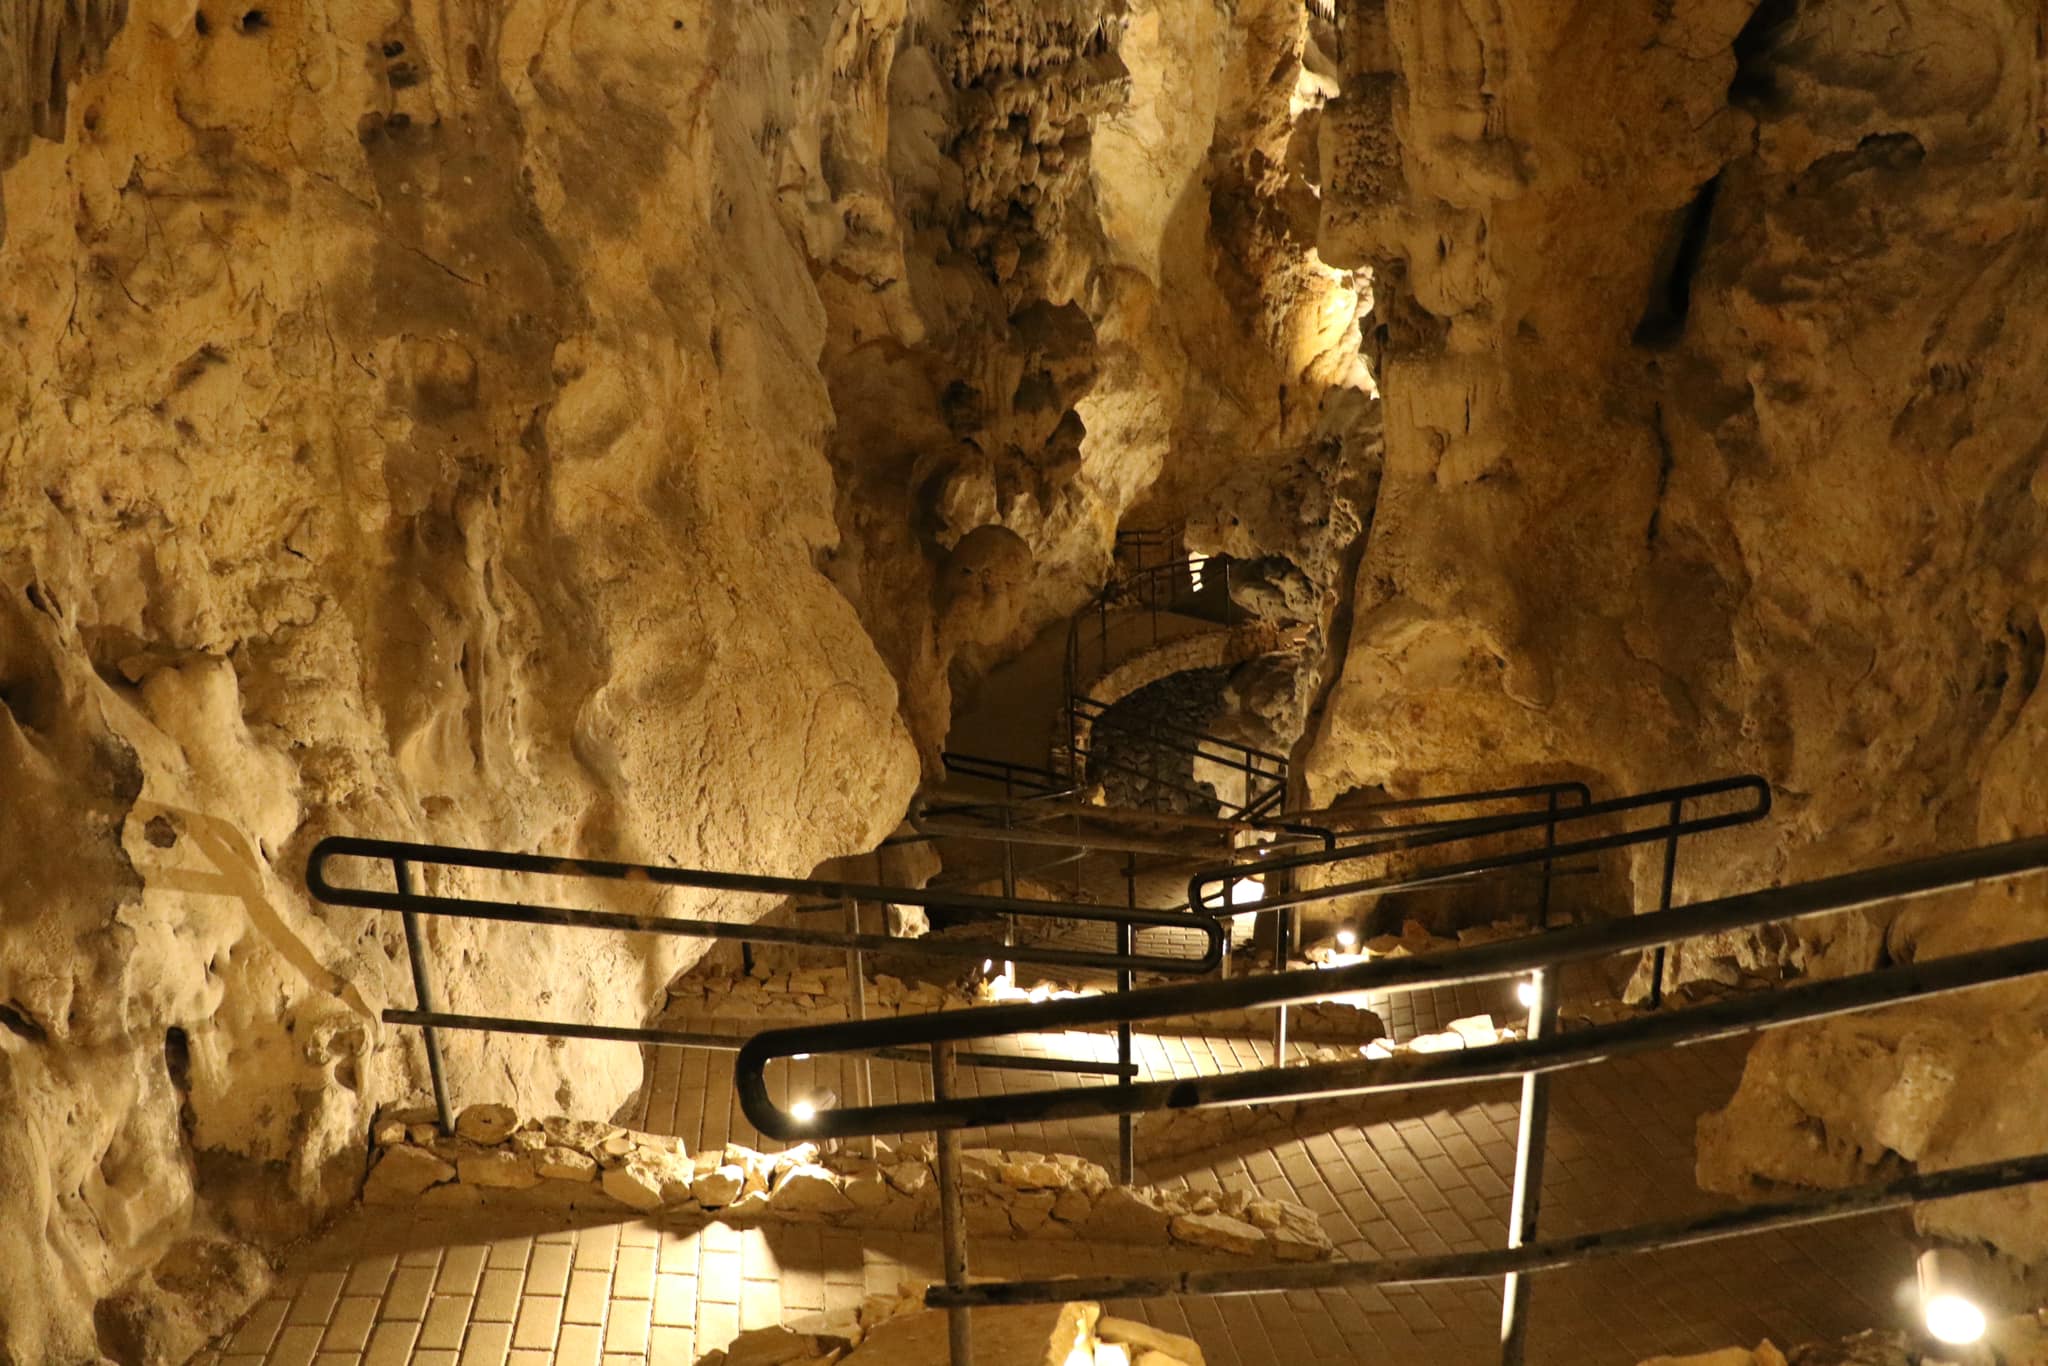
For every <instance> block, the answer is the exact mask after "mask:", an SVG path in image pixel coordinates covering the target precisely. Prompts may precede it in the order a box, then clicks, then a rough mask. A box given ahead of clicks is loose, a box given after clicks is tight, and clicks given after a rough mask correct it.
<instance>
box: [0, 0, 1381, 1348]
mask: <svg viewBox="0 0 2048 1366" xmlns="http://www.w3.org/2000/svg"><path fill="white" fill-rule="evenodd" d="M1318 51H1319V49H1318V48H1317V47H1316V44H1315V42H1314V40H1313V38H1312V36H1311V35H1310V34H1309V33H1308V20H1307V18H1306V16H1305V15H1304V13H1303V11H1302V10H1301V9H1300V8H1299V7H1298V6H1296V5H1293V4H1291V3H1284V2H1283V0H1243V2H1242V3H1238V4H1235V5H1226V4H1217V3H1213V0H1059V3H1055V4H1046V3H1038V2H1037V0H1032V2H1030V3H1026V2H1025V0H848V2H847V3H836V4H823V3H810V2H806V0H778V2H777V3H770V4H765V5H758V6H730V5H720V4H713V3H708V2H706V0H683V2H682V3H679V4H668V5H662V6H655V5H652V4H648V3H643V2H642V0H569V2H568V3H561V2H559V0H514V3H511V4H498V3H482V2H481V0H458V2H457V3H454V4H449V5H441V6H431V7H429V6H417V5H413V4H411V3H410V2H409V0H373V3H368V4H348V5H342V4H336V3H333V0H278V2H277V3H265V4H252V3H236V4H231V5H230V4H222V3H219V0H130V3H127V4H122V3H116V2H115V0H90V2H87V3H75V4H61V5H60V4H56V3H51V2H50V0H28V2H27V3H24V4H17V5H13V6H10V7H9V8H8V10H7V12H6V13H5V14H4V15H0V175H4V178H0V202H4V204H5V207H6V218H5V220H4V230H0V282H4V289H0V302H4V305H5V306H4V308H0V355H4V358H5V359H4V361H0V411H5V412H6V413H7V415H8V418H9V420H8V421H7V422H6V423H5V424H4V427H0V700H4V702H5V704H6V705H5V707H4V709H0V777H4V778H5V780H6V782H5V787H6V790H7V791H8V792H9V793H10V794H11V795H10V797H9V799H8V800H7V802H6V803H5V804H4V806H0V882H4V883H5V885H6V886H7V888H8V891H7V892H6V894H5V896H6V901H5V913H4V915H0V1112H4V1113H6V1114H7V1115H8V1116H9V1123H8V1124H7V1125H6V1126H5V1127H4V1129H0V1246H4V1247H7V1248H9V1249H26V1252H25V1253H23V1254H22V1255H10V1256H8V1257H7V1258H5V1259H0V1306H4V1307H0V1360H19V1361H34V1362H38V1363H42V1362H66V1361H74V1360H90V1359H93V1358H94V1357H95V1356H97V1355H101V1354H105V1355H108V1356H111V1357H114V1358H117V1359H121V1360H129V1359H135V1360H141V1359H175V1358H177V1357H178V1356H180V1355H181V1354H182V1352H183V1351H184V1350H186V1349H187V1348H189V1347H190V1346H191V1345H192V1344H194V1343H196V1342H197V1341H198V1340H200V1339H201V1338H203V1337H204V1336H205V1335H206V1333H207V1332H208V1331H210V1328H209V1325H210V1324H212V1323H213V1322H214V1321H215V1320H216V1319H218V1317H219V1316H220V1315H221V1314H222V1313H224V1312H227V1309H225V1308H223V1306H232V1305H233V1304H234V1303H235V1301H236V1299H237V1297H238V1296H240V1297H246V1296H247V1295H250V1294H253V1293H255V1289H254V1286H253V1281H254V1280H255V1279H258V1278H260V1276H261V1275H262V1270H261V1265H260V1261H259V1260H258V1259H256V1258H255V1257H254V1255H253V1254H252V1253H251V1252H250V1248H251V1247H252V1246H253V1245H256V1244H262V1243H266V1242H274V1241H275V1240H278V1239H281V1238H285V1237H288V1236H291V1235H293V1234H295V1233H297V1232H299V1231H302V1230H303V1229H304V1228H306V1227H307V1226H309V1224H310V1223H312V1222H313V1221H315V1220H317V1219H318V1218H319V1217H320V1214H321V1213H322V1212H323V1211H324V1210H326V1209H328V1208H331V1207H332V1206H333V1205H334V1204H335V1203H336V1202H338V1201H341V1200H343V1199H346V1198H348V1197H349V1196H350V1195H351V1194H352V1193H353V1192H354V1191H355V1190H356V1188H357V1187H358V1186H359V1184H360V1182H361V1179H362V1175H363V1170H364V1163H365V1151H366V1150H365V1141H366V1131H367V1127H368V1122H369V1115H370V1112H371V1107H372V1106H374V1104H376V1103H379V1102H382V1101H385V1100H389V1099H392V1098H394V1097H397V1096H400V1095H404V1094H407V1093H418V1092H419V1091H420V1090H422V1088H423V1087H424V1084H425V1077H424V1068H423V1061H422V1058H421V1055H420V1053H419V1051H418V1046H417V1041H416V1040H415V1039H414V1038H412V1037H410V1036H409V1035H408V1034H406V1033H405V1032H403V1031H390V1030H386V1029H385V1028H383V1027H382V1026H381V1024H380V1023H379V1022H378V1018H377V1017H378V1012H379V1010H380V1009H381V1008H382V1007H384V1006H385V1005H387V1004H391V1003H405V1002H408V1001H409V1000H410V984H409V982H408V980H407V974H406V970H405V967H404V963H403V957H402V941H401V939H400V936H399V930H398V926H397V925H396V924H395V923H393V922H392V921H391V919H390V918H389V917H380V916H375V915H364V914H357V913H353V912H330V911H325V910H322V909H320V908H318V907H316V906H315V905H313V904H311V903H310V902H309V901H308V899H307V897H306V896H305V893H304V891H303V880H302V869H303V861H304V857H305V854H306V851H307V850H308V848H309V847H310V846H311V844H312V843H313V842H314V841H315V840H316V839H318V838H319V837H320V836H322V835H324V834H328V833H333V832H361V833H378V834H388V835H394V836H401V837H403V836H417V837H425V838H432V839H436V840H444V841H449V842H455V843H465V842H466V843H476V844H485V845H492V846H498V847H510V848H527V849H555V850H563V851H576V852H583V853H591V854H606V855H614V856H619V857H626V858H646V859H670V860H675V861H678V862H683V863H698V864H708V865H713V866H721V867H744V868H755V869H761V870H765V871H775V872H801V871H804V870H807V869H808V868H810V867H812V866H814V865H816V864H817V863H819V862H820V861H821V860H825V859H828V858H830V857H833V856H836V855H840V854H843V853H847V852H850V851H855V850H861V849H865V848H868V847H871V846H872V844H873V843H874V842H875V841H876V840H877V839H878V838H880V837H881V836H882V835H883V834H885V833H886V832H887V831H888V830H890V829H891V828H893V826H894V825H895V823H896V821H897V820H898V819H899V818H900V816H901V814H902V811H903V809H904V806H905V803H906V800H907V798H908V796H909V793H910V790H911V787H912V784H913V783H914V781H915V780H916V777H917V775H918V772H919V769H920V759H921V758H922V760H923V762H924V763H925V764H926V765H928V764H929V762H930V760H931V757H932V755H933V752H934V751H935V750H936V749H937V747H938V745H939V744H940V743H941V742H942V740H943V737H944V735H945V732H946V729H947V726H948V723H949V719H950V715H951V712H952V710H953V708H952V700H951V694H952V693H953V691H954V689H955V688H956V687H957V686H960V685H963V684H964V685H966V686H972V684H973V683H974V681H975V679H976V678H977V677H978V676H979V674H980V673H981V672H983V671H984V670H985V669H986V668H987V667H989V666H990V665H991V664H992V663H994V662H997V661H999V660H1000V659H1001V658H1002V657H1003V655H1004V654H1005V653H1006V652H1007V651H1011V650H1014V649H1015V648H1016V646H1017V645H1018V644H1019V643H1020V642H1021V641H1023V640H1026V639H1028V638H1029V637H1030V635H1031V634H1032V633H1033V632H1034V631H1035V630H1037V629H1038V628H1039V627H1041V626H1042V625H1044V624H1045V623H1046V622H1048V621H1052V620H1055V619H1057V618H1058V617H1060V616H1061V615H1063V614H1064V613H1065V612H1066V611H1068V610H1070V609H1071V608H1072V607H1073V606H1074V605H1076V604H1077V603H1079V602H1080V601H1082V600H1084V599H1085V597H1086V596H1087V594H1088V593H1089V592H1090V591H1092V589H1093V587H1094V586H1095V585H1096V583H1098V582H1099V580H1100V577H1101V574H1102V573H1103V571H1104V570H1105V569H1106V567H1107V564H1108V562H1109V556H1110V548H1111V546H1112V543H1113V538H1114V532H1115V530H1116V527H1117V525H1118V523H1119V521H1120V520H1122V519H1124V518H1125V516H1126V515H1127V514H1128V513H1129V512H1130V510H1131V509H1132V507H1133V506H1134V504H1136V503H1137V502H1138V501H1139V500H1140V499H1141V498H1142V497H1144V496H1145V494H1146V492H1147V491H1148V490H1150V489H1152V488H1153V487H1154V486H1155V485H1158V486H1163V487H1164V488H1165V489H1166V490H1167V492H1165V493H1162V494H1161V497H1162V499H1164V500H1165V501H1164V502H1162V504H1161V506H1162V507H1166V508H1167V510H1168V512H1169V513H1170V514H1171V515H1172V516H1173V517H1174V518H1175V519H1176V520H1178V519H1180V518H1182V517H1183V516H1184V515H1185V512H1186V510H1187V509H1188V508H1190V507H1192V506H1194V505H1195V504H1196V503H1198V502H1199V495H1200V493H1201V491H1202V490H1203V489H1205V488H1207V487H1209V486H1210V485H1212V484H1213V483H1214V482H1215V480H1214V479H1213V478H1212V477H1211V476H1212V474H1213V473H1214V472H1215V471H1216V470H1217V469H1218V467H1219V465H1220V464H1223V463H1229V462H1232V461H1237V462H1239V463H1242V462H1244V461H1246V460H1252V459H1253V458H1254V457H1256V456H1258V455H1259V453H1260V452H1262V451H1264V450H1265V448H1266V446H1267V445H1268V444H1269V443H1270V442H1271V441H1273V440H1275V439H1285V440H1286V441H1288V442H1291V443H1292V446H1291V447H1290V448H1291V449H1298V448H1300V447H1301V446H1302V443H1304V442H1307V441H1310V440H1311V439H1317V440H1320V439H1332V440H1340V439H1342V438H1341V429H1348V427H1349V425H1355V424H1359V423H1365V422H1367V421H1368V419H1369V414H1370V407H1371V405H1370V402H1369V381H1368V380H1367V379H1366V377H1365V375H1364V372H1363V367H1362V365H1361V364H1360V363H1359V360H1358V357H1357V354H1356V353H1357V345H1356V338H1357V325H1358V319H1359V315H1360V310H1361V308H1362V293H1361V287H1362V281H1361V280H1360V279H1359V278H1358V277H1356V276H1353V275H1351V274H1349V273H1343V272H1336V271H1332V270H1327V269H1324V268H1322V267H1320V266H1317V265H1315V264H1314V263H1313V261H1312V260H1311V259H1309V256H1308V249H1309V243H1310V238H1311V237H1312V235H1313V223H1314V207H1313V190H1312V188H1311V187H1312V182H1313V166H1312V162H1311V159H1309V158H1306V157H1305V156H1304V155H1303V148H1304V147H1305V146H1306V145H1307V144H1306V143H1305V141H1304V137H1303V134H1304V130H1305V129H1306V128H1307V127H1308V126H1309V125H1310V124H1311V123H1312V122H1313V120H1314V117H1315V115H1316V111H1317V110H1318V109H1319V108H1320V105H1321V101H1322V99H1323V97H1324V95H1325V94H1326V93H1327V91H1326V89H1325V85H1326V82H1322V78H1321V77H1318V76H1316V75H1315V74H1314V72H1312V71H1310V68H1311V67H1314V66H1316V65H1317V64H1318V63H1319V62H1321V60H1322V59H1321V58H1320V57H1318V55H1317V53H1318ZM1305 73H1306V74H1305ZM1319 82H1322V83H1319ZM1191 93H1192V95H1193V98H1192V99H1190V98H1188V97H1189V95H1190V94H1191ZM1219 281H1220V283H1218V282H1219ZM1333 396H1334V398H1333ZM1333 412H1335V413H1336V414H1337V416H1335V417H1332V416H1331V413H1333ZM1333 433H1334V434H1335V435H1333ZM1302 477H1304V478H1309V479H1313V478H1316V477H1318V476H1316V475H1315V474H1314V472H1313V471H1310V472H1309V473H1307V474H1304V475H1303V476H1302ZM1281 521H1282V524H1285V518H1284V517H1283V518H1282V519H1281ZM1312 521H1313V523H1314V525H1313V526H1312V527H1311V528H1310V531H1311V532H1315V530H1316V528H1317V527H1322V526H1326V525H1327V524H1328V523H1329V521H1330V519H1328V518H1321V519H1312ZM1356 521H1357V518H1356V517H1354V518H1353V523H1354V524H1355V523H1356ZM1316 534H1320V533H1316ZM1268 539H1269V540H1270V539H1271V538H1268ZM1266 548H1267V549H1268V550H1271V549H1273V547H1272V546H1270V545H1268V546H1267V547H1266ZM1299 558H1304V559H1305V558H1306V556H1302V557H1299ZM356 871H357V872H358V873H359V874H360V875H361V876H363V877H365V878H370V879H379V880H381V879H383V878H385V877H387V876H388V871H387V870H383V869H377V868H366V869H359V870H356ZM428 885H429V886H430V887H432V888H435V889H445V890H456V891H471V892H486V893H487V892H489V891H490V890H491V889H492V888H493V887H494V886H495V885H496V884H494V883H492V882H491V881H490V880H488V879H483V878H476V877H463V878H456V877H444V876H440V875H430V876H429V877H428ZM604 899H606V900H609V901H611V902H615V903H616V904H620V905H629V906H633V907H646V906H648V905H649V904H650V902H648V901H646V900H634V899H633V897H632V896H631V895H629V893H628V891H625V890H620V891H617V892H616V894H614V895H612V896H610V897H608V898H604ZM651 904H653V905H655V906H657V907H659V908H661V909H665V910H669V911H674V912H691V913H699V914H720V915H729V916H743V915H753V914H758V913H760V911H761V909H762V908H761V907H759V906H757V905H753V904H750V903H748V902H747V901H746V900H745V899H735V898H714V897H697V898H692V897H683V896H668V897H666V898H663V899H661V900H659V901H655V902H652V903H651ZM428 939H429V942H430V944H431V946H432V948H433V951H434V954H435V957H436V960H437V962H438V964H439V971H440V975H441V980H442V984H443V985H442V996H443V1003H444V1004H445V1005H447V1006H450V1007H452V1008H456V1009H463V1010H473V1011H479V1012H487V1013H495V1012H505V1013H521V1014H523V1013H536V1014H542V1015H557V1016H576V1017H583V1018H592V1019H599V1020H608V1021H612V1022H621V1023H623V1022H633V1021H636V1020H637V1019H638V1018H640V1017H641V1016H642V1015H643V1014H644V1013H645V1012H646V1011H647V1010H649V1009H650V1008H651V1007H652V1006H653V1005H654V1003H655V1002H657V1001H658V1000H659V999H660V994H661V990H662V988H663V987H664V986H665V985H666V984H667V982H668V981H669V980H670V979H671V978H672V977H673V975H674V973H675V972H676V970H677V969H678V968H679V967H681V966H683V965H684V964H685V962H686V961H687V959H688V957H689V955H688V953H687V952H685V951H682V950H678V949H677V948H676V947H674V946H672V945H657V944H640V943H622V942H610V941H603V940H598V939H595V938H592V939H589V940H576V941H574V942H573V943H572V942H565V941H564V940H563V939H561V938H560V937H547V936H542V935H539V934H537V933H535V932H533V931H528V930H518V929H515V928H512V927H487V926H482V925H475V924H452V923H432V924H430V927H429V932H428ZM448 1051H449V1055H450V1067H451V1074H452V1081H453V1086H454V1090H455V1092H456V1094H457V1098H458V1100H460V1099H462V1098H463V1097H464V1095H465V1094H466V1093H470V1094H473V1093H475V1092H477V1091H484V1090H487V1091H488V1093H489V1094H491V1095H493V1096H498V1097H503V1098H506V1099H509V1100H511V1101H513V1102H515V1103H517V1104H518V1105H520V1106H522V1107H524V1108H527V1109H530V1110H533V1111H542V1110H548V1111H556V1110H559V1111H571V1112H582V1113H606V1112H609V1111H610V1110H611V1109H612V1107H613V1106H614V1105H615V1104H616V1103H617V1102H618V1101H619V1100H620V1099H621V1098H622V1097H624V1096H625V1095H626V1094H628V1093H629V1092H630V1090H631V1088H632V1087H633V1085H634V1084H635V1083H636V1081H637V1079H638V1060H637V1058H636V1057H634V1056H633V1054H632V1052H631V1050H616V1049H607V1048H603V1047H600V1046H596V1045H581V1044H572V1045H569V1046H566V1047H551V1046H548V1045H546V1044H544V1043H541V1042H539V1041H533V1040H525V1041H521V1040H508V1039H487V1038H483V1037H480V1036H465V1035H457V1036H453V1037H451V1038H450V1039H449V1040H448ZM17 1117H18V1122H17Z"/></svg>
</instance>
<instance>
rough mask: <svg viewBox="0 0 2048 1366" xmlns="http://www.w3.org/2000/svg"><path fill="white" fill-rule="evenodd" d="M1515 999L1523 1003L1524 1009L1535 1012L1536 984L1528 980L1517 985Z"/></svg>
mask: <svg viewBox="0 0 2048 1366" xmlns="http://www.w3.org/2000/svg"><path fill="white" fill-rule="evenodd" d="M1515 999H1516V1000H1517V1001H1520V1002H1521V1003H1522V1009H1524V1010H1534V1009H1535V1008H1536V984H1535V983H1534V982H1531V981H1529V980H1528V979H1526V978H1524V979H1523V980H1522V981H1519V982H1517V983H1515Z"/></svg>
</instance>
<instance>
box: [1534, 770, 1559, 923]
mask: <svg viewBox="0 0 2048 1366" xmlns="http://www.w3.org/2000/svg"><path fill="white" fill-rule="evenodd" d="M1544 810H1545V813H1546V814H1547V815H1548V816H1549V817H1550V819H1549V820H1547V821H1545V822H1544V824H1543V883H1542V890H1541V891H1539V892H1538V893H1537V894H1536V928H1537V929H1539V930H1546V929H1549V928H1550V870H1551V858H1550V851H1551V850H1553V849H1555V848H1557V792H1556V791H1555V790H1554V789H1553V790H1552V792H1551V793H1550V801H1549V803H1548V804H1547V805H1546V807H1545V808H1544Z"/></svg>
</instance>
